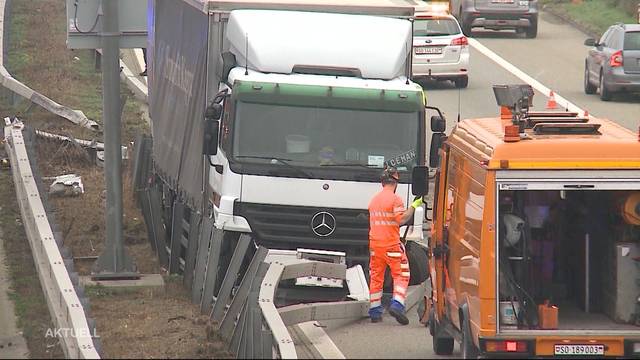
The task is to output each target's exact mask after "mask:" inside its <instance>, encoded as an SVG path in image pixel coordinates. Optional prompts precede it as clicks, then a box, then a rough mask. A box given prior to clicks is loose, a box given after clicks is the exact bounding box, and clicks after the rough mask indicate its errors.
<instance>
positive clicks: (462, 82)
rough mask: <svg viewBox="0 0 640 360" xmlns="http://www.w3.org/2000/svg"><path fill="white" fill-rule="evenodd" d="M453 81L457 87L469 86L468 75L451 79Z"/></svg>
mask: <svg viewBox="0 0 640 360" xmlns="http://www.w3.org/2000/svg"><path fill="white" fill-rule="evenodd" d="M453 82H454V83H455V84H456V87H457V88H458V89H464V88H466V87H467V86H469V76H467V75H464V76H460V77H459V78H457V79H455V80H453Z"/></svg>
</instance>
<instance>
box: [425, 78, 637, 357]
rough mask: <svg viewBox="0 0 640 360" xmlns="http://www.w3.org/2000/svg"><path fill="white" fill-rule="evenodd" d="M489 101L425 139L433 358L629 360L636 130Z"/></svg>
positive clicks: (519, 99)
mask: <svg viewBox="0 0 640 360" xmlns="http://www.w3.org/2000/svg"><path fill="white" fill-rule="evenodd" d="M494 92H495V94H496V98H497V100H498V105H500V106H503V109H508V111H506V112H505V111H502V112H501V116H500V117H497V118H488V119H469V120H464V121H461V122H459V123H458V124H457V126H456V127H455V129H453V131H452V133H451V134H450V135H449V136H448V137H447V136H444V134H443V133H441V134H440V135H434V138H433V143H432V152H431V159H430V162H431V166H432V167H436V169H437V172H436V182H435V194H434V204H433V225H432V237H431V239H430V243H429V257H430V258H429V268H430V273H431V285H432V290H431V292H430V296H429V294H428V296H427V297H426V298H427V306H426V310H425V312H424V315H425V316H424V318H427V317H428V320H429V321H428V324H429V330H430V332H431V334H432V336H433V347H434V351H435V352H436V353H437V354H440V355H444V354H451V353H452V351H453V346H454V340H456V341H458V342H459V343H460V344H461V345H460V348H461V351H462V355H463V356H464V357H465V358H473V357H477V356H484V357H501V356H519V357H533V356H535V357H543V356H554V357H555V356H563V357H585V356H595V357H602V356H617V357H635V356H640V134H639V133H634V132H632V131H629V130H627V129H625V128H623V127H621V126H619V125H617V124H616V123H614V122H612V121H608V120H604V119H596V118H593V117H589V116H586V117H581V116H579V115H578V114H576V113H569V112H557V113H550V112H532V111H529V107H530V106H531V104H532V101H531V98H532V97H533V91H532V89H531V87H529V86H526V85H501V86H494ZM505 114H506V115H505ZM432 128H433V129H434V130H436V132H437V131H441V132H443V130H444V129H443V125H442V119H441V118H438V117H434V118H432Z"/></svg>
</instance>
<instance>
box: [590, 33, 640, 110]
mask: <svg viewBox="0 0 640 360" xmlns="http://www.w3.org/2000/svg"><path fill="white" fill-rule="evenodd" d="M584 44H585V45H587V46H593V48H592V49H590V50H589V55H587V58H586V59H585V62H584V92H585V93H587V94H595V93H596V91H599V93H600V98H601V99H602V100H604V101H608V100H611V96H612V95H613V93H615V92H638V91H640V24H615V25H612V26H610V27H609V29H607V31H606V32H605V33H604V35H602V37H601V38H600V40H598V41H597V42H596V41H595V39H587V40H585V42H584Z"/></svg>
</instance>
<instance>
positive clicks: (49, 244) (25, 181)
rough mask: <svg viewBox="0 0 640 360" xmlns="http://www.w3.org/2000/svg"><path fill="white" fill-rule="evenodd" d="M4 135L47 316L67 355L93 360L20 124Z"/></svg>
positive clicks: (90, 329) (89, 333)
mask: <svg viewBox="0 0 640 360" xmlns="http://www.w3.org/2000/svg"><path fill="white" fill-rule="evenodd" d="M5 121H6V122H8V119H7V120H5ZM4 134H5V139H6V141H5V148H6V151H7V153H8V154H9V157H10V163H11V168H12V173H13V179H14V183H15V187H16V197H17V199H18V203H19V205H20V212H21V214H22V220H23V223H24V227H25V230H26V233H27V238H28V239H29V245H30V247H31V251H32V253H33V258H34V263H35V265H36V268H37V270H38V275H39V277H40V283H41V285H42V289H43V291H44V295H45V298H46V300H47V304H48V306H49V311H50V313H51V318H52V320H53V323H54V325H55V327H56V329H59V330H60V331H59V334H60V335H61V337H60V339H61V345H62V349H63V351H64V353H65V356H66V357H67V358H83V359H97V358H99V357H100V356H99V355H98V352H97V350H96V348H95V345H94V338H93V336H94V335H95V325H94V326H89V322H90V320H89V319H88V318H87V316H86V314H85V308H84V306H83V301H82V300H81V299H80V297H79V296H78V292H77V291H78V289H77V288H79V287H80V285H79V282H78V276H77V274H75V275H76V276H73V277H72V276H70V273H69V271H68V270H67V266H69V265H68V261H65V260H66V259H64V258H63V256H62V254H61V251H60V249H59V247H58V246H59V244H58V242H57V241H56V236H55V234H54V231H53V229H52V226H51V224H50V223H49V219H48V216H47V213H46V211H45V207H44V204H43V201H42V198H41V194H40V191H39V189H38V184H37V177H36V176H35V175H34V171H33V170H32V168H31V163H30V161H29V154H28V152H27V147H26V146H25V139H24V137H23V125H22V123H20V122H18V121H16V122H14V123H13V124H11V125H9V126H6V127H5V128H4ZM71 264H72V263H71ZM74 280H75V281H74ZM85 302H86V300H85Z"/></svg>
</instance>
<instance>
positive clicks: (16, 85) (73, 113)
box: [0, 0, 100, 130]
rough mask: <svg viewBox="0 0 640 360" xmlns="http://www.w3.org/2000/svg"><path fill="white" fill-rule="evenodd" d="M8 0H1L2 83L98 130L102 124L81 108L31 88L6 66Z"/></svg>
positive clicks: (28, 97) (30, 98)
mask: <svg viewBox="0 0 640 360" xmlns="http://www.w3.org/2000/svg"><path fill="white" fill-rule="evenodd" d="M6 5H7V2H6V0H0V84H1V85H2V86H3V87H5V88H6V89H8V90H10V91H11V92H12V93H14V94H17V95H20V96H22V97H23V98H25V99H27V100H29V101H31V102H32V103H34V104H36V105H40V106H41V107H43V108H44V109H45V110H47V111H49V112H51V113H53V114H56V115H58V116H60V117H63V118H65V119H67V120H69V121H71V122H72V123H74V124H77V125H80V126H83V127H86V128H88V129H92V130H98V129H99V128H100V126H99V125H98V123H96V122H95V121H93V120H90V119H88V118H87V117H86V115H85V114H84V113H83V112H82V111H80V110H73V109H71V108H68V107H66V106H64V105H60V104H58V103H57V102H55V101H53V100H51V99H49V98H48V97H46V96H44V95H42V94H40V93H39V92H37V91H35V90H33V89H31V88H30V87H28V86H26V85H25V84H23V83H21V82H19V81H18V80H16V79H15V78H14V77H13V76H11V74H10V73H9V71H7V69H6V68H5V66H4V59H3V57H4V55H3V54H4V45H5V44H4V37H3V35H4V30H3V29H4V24H5V22H6V21H7V19H5V9H6Z"/></svg>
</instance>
